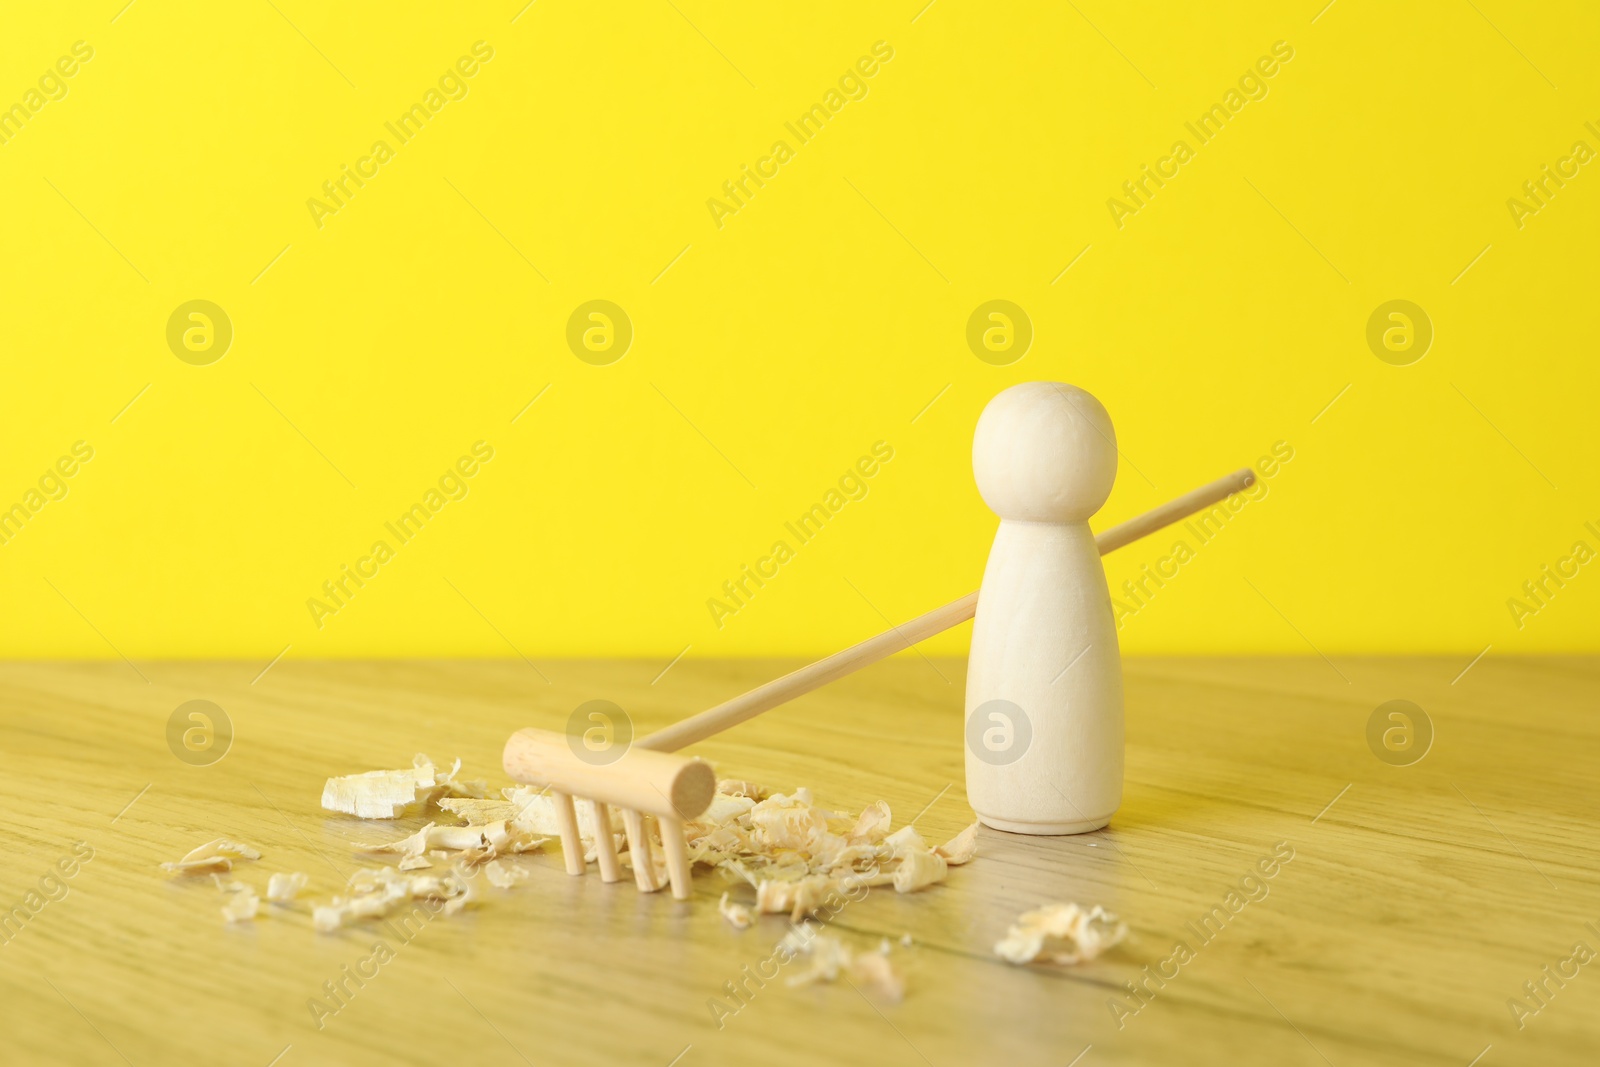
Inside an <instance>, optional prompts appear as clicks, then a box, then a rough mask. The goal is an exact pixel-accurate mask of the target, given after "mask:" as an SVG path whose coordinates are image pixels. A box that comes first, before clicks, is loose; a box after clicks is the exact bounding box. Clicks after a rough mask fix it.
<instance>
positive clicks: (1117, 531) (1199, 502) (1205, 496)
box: [634, 467, 1256, 752]
mask: <svg viewBox="0 0 1600 1067" xmlns="http://www.w3.org/2000/svg"><path fill="white" fill-rule="evenodd" d="M1255 481H1256V476H1255V472H1254V471H1252V470H1251V469H1250V468H1249V467H1243V468H1241V469H1239V470H1236V471H1234V472H1233V473H1232V474H1229V475H1226V476H1224V477H1222V478H1218V479H1217V480H1216V481H1214V482H1209V483H1207V484H1206V485H1202V486H1201V487H1200V488H1198V489H1194V490H1191V491H1190V492H1187V493H1185V494H1183V495H1182V496H1180V497H1178V498H1176V499H1175V500H1169V501H1167V502H1166V503H1165V504H1162V505H1161V506H1160V507H1158V508H1155V509H1154V510H1152V511H1147V512H1145V513H1144V514H1143V515H1139V516H1136V517H1135V518H1132V519H1129V520H1128V521H1127V522H1124V523H1122V524H1120V525H1118V526H1113V527H1111V529H1109V530H1106V531H1105V532H1103V533H1101V534H1099V535H1098V536H1097V537H1095V539H1094V542H1095V547H1097V548H1098V549H1099V550H1100V554H1101V555H1102V556H1103V555H1105V554H1106V553H1108V552H1114V551H1116V550H1117V549H1119V548H1121V547H1123V546H1124V545H1127V544H1131V543H1132V542H1134V541H1137V540H1139V538H1141V537H1145V536H1147V535H1149V534H1152V533H1155V532H1156V531H1157V530H1159V529H1161V528H1162V527H1164V526H1170V525H1172V524H1173V523H1175V522H1177V521H1178V520H1180V519H1186V518H1188V517H1189V516H1190V515H1193V514H1194V513H1196V512H1198V511H1202V510H1204V509H1205V508H1208V507H1210V506H1212V505H1213V504H1216V503H1218V502H1219V501H1222V500H1225V499H1227V498H1228V497H1229V496H1232V495H1233V494H1234V493H1238V492H1242V491H1244V490H1245V489H1248V488H1250V486H1252V485H1254V484H1255ZM977 610H978V594H977V593H968V594H967V595H966V596H964V597H962V598H961V599H960V600H953V601H951V602H950V603H948V604H946V605H944V607H941V608H935V609H933V610H932V611H930V612H928V613H927V614H926V615H919V616H917V617H916V618H915V619H912V620H911V621H910V622H907V623H904V624H902V625H900V626H895V627H891V628H890V629H888V630H886V631H884V632H883V633H881V634H878V635H877V636H876V637H869V638H867V639H866V640H865V641H862V642H861V643H860V644H857V645H851V646H850V647H849V648H847V649H844V650H843V651H841V652H835V653H834V654H833V655H831V656H829V657H828V658H827V659H821V660H818V661H817V662H815V663H811V664H807V665H806V666H804V667H801V668H800V669H799V670H797V671H792V672H790V673H789V674H786V675H784V676H783V677H782V678H776V679H774V680H773V681H770V682H768V683H767V684H766V685H763V686H760V687H758V688H755V689H752V690H750V691H749V692H748V693H744V694H741V695H739V696H736V697H734V698H733V699H732V700H727V701H724V702H723V703H721V704H718V705H717V706H716V707H714V708H709V709H707V710H706V711H702V712H700V713H699V714H698V715H691V716H690V717H689V718H687V719H684V720H682V721H680V722H676V723H673V724H672V725H671V726H668V727H666V728H664V729H661V730H657V731H656V732H655V733H653V734H650V735H648V736H646V737H642V738H640V739H639V740H637V741H635V742H634V747H635V748H646V749H653V750H655V751H658V752H676V751H677V750H678V749H680V748H684V747H685V746H687V745H692V744H694V743H695V742H696V741H704V740H705V739H706V738H708V737H711V736H712V735H714V734H719V733H721V732H722V731H723V730H726V729H727V728H728V727H730V726H737V725H739V724H740V723H742V722H745V721H747V720H749V719H753V718H755V717H756V716H757V715H760V714H761V713H762V712H764V711H771V710H772V709H773V708H775V707H777V706H779V705H780V704H786V703H788V702H789V701H791V700H793V699H795V698H796V697H800V696H804V695H805V694H806V693H809V692H811V691H812V690H813V689H820V688H821V687H822V686H825V685H827V684H828V683H829V682H833V681H837V680H838V679H840V678H843V677H844V676H845V675H847V674H850V673H852V672H854V671H858V670H860V669H861V668H862V667H866V666H868V665H869V664H873V663H876V662H878V661H879V660H880V659H884V658H886V657H888V656H892V655H894V654H895V653H896V652H901V651H904V650H905V649H908V648H910V647H911V646H912V645H915V644H918V643H919V642H922V641H926V640H927V639H928V638H930V637H932V636H933V635H934V634H939V633H943V632H944V631H946V630H948V629H950V628H951V627H953V626H958V625H960V624H961V623H964V622H966V621H967V620H968V619H970V618H972V617H973V615H975V614H976V613H977Z"/></svg>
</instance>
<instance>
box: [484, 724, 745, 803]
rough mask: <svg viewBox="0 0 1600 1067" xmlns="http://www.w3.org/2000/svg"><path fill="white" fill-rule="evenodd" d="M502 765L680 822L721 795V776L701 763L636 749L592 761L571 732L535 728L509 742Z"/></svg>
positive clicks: (526, 778)
mask: <svg viewBox="0 0 1600 1067" xmlns="http://www.w3.org/2000/svg"><path fill="white" fill-rule="evenodd" d="M501 766H502V767H503V768H504V770H505V773H507V774H509V775H510V776H511V777H512V778H514V779H516V780H517V781H519V782H526V783H528V784H530V785H547V786H550V787H551V788H552V789H559V790H561V791H562V792H564V793H568V794H572V795H576V796H581V797H587V798H589V799H590V800H603V801H605V802H606V803H607V804H614V805H616V806H617V807H619V808H627V809H631V810H633V811H642V812H647V813H649V814H651V815H671V816H674V817H676V818H680V819H692V818H694V817H695V816H697V815H700V814H702V813H703V812H704V811H705V810H706V808H708V807H710V806H711V798H712V797H713V796H714V795H716V791H717V775H716V772H715V771H713V770H712V769H711V767H710V766H708V765H707V764H705V763H703V762H701V761H700V760H694V759H686V758H685V757H683V756H674V755H672V754H670V753H667V752H654V751H651V750H650V749H648V748H639V747H633V748H629V749H628V750H627V751H625V752H623V753H622V755H620V756H618V757H617V758H616V759H615V760H613V761H611V762H610V763H600V764H597V763H589V762H587V761H585V760H582V759H579V758H578V757H577V755H576V754H575V753H574V752H573V751H572V747H571V744H570V742H569V738H568V737H567V735H566V734H564V733H560V732H558V731H555V730H536V729H533V728H531V727H529V728H524V729H521V730H518V731H517V732H516V733H514V734H512V735H511V737H510V738H509V739H507V741H506V747H505V751H504V752H503V753H502V754H501Z"/></svg>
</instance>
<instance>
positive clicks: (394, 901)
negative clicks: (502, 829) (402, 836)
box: [311, 867, 477, 933]
mask: <svg viewBox="0 0 1600 1067" xmlns="http://www.w3.org/2000/svg"><path fill="white" fill-rule="evenodd" d="M349 890H350V893H349V895H348V896H336V897H334V898H333V900H332V901H331V902H330V903H328V904H322V905H318V906H317V907H315V908H313V909H312V912H311V924H312V925H313V926H315V927H316V928H317V929H318V930H319V931H321V932H323V933H329V932H331V931H333V930H337V929H339V927H341V926H343V925H344V924H345V923H346V922H348V921H350V920H352V919H381V918H384V917H386V916H388V915H391V914H393V913H394V912H396V911H398V910H400V909H401V908H403V907H404V906H405V905H407V904H410V903H412V902H413V901H419V900H427V901H442V902H443V905H444V907H443V910H444V913H445V914H446V915H455V914H456V913H457V912H459V911H460V910H461V909H462V908H464V907H466V906H467V905H468V904H469V903H471V902H472V901H474V900H476V899H477V890H476V887H475V885H474V880H473V879H472V878H469V877H466V876H464V875H462V874H460V873H458V872H456V871H450V872H448V873H446V874H442V875H433V874H407V873H406V872H404V871H399V870H396V869H395V868H393V867H378V868H375V869H371V870H360V871H357V872H355V874H353V875H351V876H350V885H349Z"/></svg>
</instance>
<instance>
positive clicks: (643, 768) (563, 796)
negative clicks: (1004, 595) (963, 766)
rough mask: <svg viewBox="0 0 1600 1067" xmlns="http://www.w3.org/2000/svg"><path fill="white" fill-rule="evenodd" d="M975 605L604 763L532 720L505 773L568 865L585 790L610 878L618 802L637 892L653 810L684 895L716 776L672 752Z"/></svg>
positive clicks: (649, 885) (897, 647)
mask: <svg viewBox="0 0 1600 1067" xmlns="http://www.w3.org/2000/svg"><path fill="white" fill-rule="evenodd" d="M1255 480H1256V478H1255V473H1254V472H1253V471H1251V470H1250V469H1249V468H1248V467H1247V468H1244V469H1242V470H1237V471H1234V472H1233V473H1232V474H1229V475H1227V476H1226V477H1223V478H1219V479H1217V480H1216V481H1214V482H1211V483H1209V484H1207V485H1203V486H1201V487H1200V488H1198V489H1195V490H1193V491H1191V492H1188V493H1185V494H1184V495H1183V496H1180V497H1178V498H1177V499H1175V500H1171V501H1168V502H1167V503H1165V504H1163V505H1161V506H1160V507H1158V508H1156V509H1155V510H1153V511H1149V512H1146V513H1145V514H1143V515H1140V516H1138V517H1137V518H1134V519H1129V520H1128V521H1127V522H1125V523H1122V524H1121V525H1119V526H1113V527H1112V528H1111V529H1109V530H1106V531H1105V532H1104V533H1102V534H1099V535H1098V536H1097V537H1095V545H1096V547H1098V548H1099V550H1100V554H1101V555H1102V556H1103V555H1105V554H1106V553H1108V552H1112V551H1115V550H1116V549H1119V548H1121V547H1123V546H1124V545H1127V544H1130V543H1132V542H1134V541H1137V540H1138V539H1139V538H1141V537H1144V536H1146V535H1148V534H1152V533H1154V532H1155V531H1157V530H1159V529H1161V528H1162V527H1165V526H1170V525H1171V524H1172V523H1175V522H1177V521H1179V520H1180V519H1185V518H1188V517H1189V516H1190V515H1193V514H1195V513H1196V512H1199V511H1202V510H1204V509H1206V508H1208V507H1211V506H1212V505H1214V504H1217V503H1219V502H1220V501H1222V500H1224V499H1226V498H1227V497H1229V496H1231V495H1232V494H1234V493H1238V492H1242V491H1244V490H1245V489H1248V488H1249V487H1250V486H1252V485H1254V484H1255ZM977 608H978V594H977V593H969V594H967V595H966V596H964V597H962V598H961V599H960V600H956V601H953V602H951V603H949V604H946V605H945V606H944V607H941V608H935V609H934V610H933V611H930V612H928V613H927V614H926V615H920V616H918V617H917V618H915V619H912V620H911V621H910V622H908V623H906V624H905V625H903V626H896V627H894V628H892V629H890V630H887V631H885V632H884V633H881V634H878V635H877V636H876V637H870V638H868V639H867V640H865V641H862V642H861V643H860V644H857V645H852V646H851V647H849V648H847V649H844V650H843V651H842V652H835V653H834V654H833V655H831V656H829V657H828V658H826V659H822V660H818V661H817V662H815V663H812V664H809V665H807V666H805V667H801V668H800V669H799V670H797V671H792V672H791V673H789V674H786V675H784V676H783V677H782V678H778V679H775V680H773V681H771V682H768V683H767V684H765V685H763V686H759V687H757V688H755V689H752V690H750V691H749V692H748V693H744V694H742V695H740V696H736V697H734V698H733V699H732V700H728V701H725V702H723V703H721V704H718V705H717V706H716V707H714V708H710V709H708V710H706V711H702V712H700V713H699V714H698V715H691V716H690V717H689V718H687V719H684V720H682V721H680V722H677V723H674V724H673V725H671V726H668V727H666V728H665V729H662V730H658V731H656V732H655V733H653V734H650V735H648V736H646V737H643V738H641V739H639V740H638V741H635V742H634V743H633V744H632V745H631V746H630V747H629V748H628V749H627V750H626V751H625V752H624V753H623V754H622V755H621V756H620V757H618V758H617V759H615V760H614V761H612V762H610V763H607V764H604V765H597V764H595V763H592V762H590V761H589V760H586V759H584V758H582V757H580V756H579V755H578V753H577V751H576V750H575V746H573V745H572V744H570V743H569V741H568V738H567V735H566V734H563V733H559V732H557V731H554V730H538V729H533V728H531V727H530V728H527V729H523V730H518V731H517V732H516V733H514V734H512V735H511V738H510V740H508V741H507V742H506V747H505V753H504V758H503V763H504V766H505V771H506V774H508V775H510V776H511V778H513V779H514V780H516V781H519V782H525V783H528V784H531V785H538V786H543V787H545V788H546V789H548V790H549V792H550V794H551V796H552V797H553V798H554V800H555V814H556V821H557V826H558V828H559V831H560V835H561V851H562V854H563V857H564V859H565V861H566V866H567V873H568V874H572V875H581V874H583V873H584V871H585V869H586V868H587V863H586V860H585V857H584V848H583V840H582V838H581V836H580V835H579V833H578V813H577V808H576V806H575V805H574V802H573V798H574V797H586V798H589V800H588V803H590V804H591V805H592V812H593V815H594V826H595V835H594V837H595V850H596V853H597V855H596V859H597V861H598V864H599V867H600V878H601V880H602V881H606V882H616V881H620V880H621V878H622V864H621V862H620V860H619V859H618V856H617V850H616V842H615V840H614V839H613V837H612V834H611V809H612V808H613V807H615V808H619V809H621V811H622V825H623V829H624V831H625V832H626V834H627V839H628V852H629V855H630V858H631V860H632V863H633V877H634V881H635V882H636V883H637V884H638V887H639V890H640V892H644V893H653V892H655V891H656V890H658V889H660V888H661V885H660V884H659V883H658V882H657V880H656V871H655V865H654V862H653V860H652V858H651V842H650V835H649V827H648V826H647V825H646V823H645V819H646V817H651V818H654V819H655V821H656V822H657V824H658V825H659V827H660V831H661V847H662V850H663V852H664V853H665V854H666V862H667V876H668V880H669V881H670V882H671V884H672V895H673V896H674V897H676V898H677V899H679V900H687V899H688V898H689V867H690V863H689V847H688V840H687V838H686V837H685V835H684V825H683V824H684V823H685V822H688V821H690V820H692V819H696V818H698V817H699V816H701V815H703V814H704V813H705V811H706V809H707V808H709V807H710V806H711V800H712V798H713V797H714V796H715V794H716V788H717V780H716V774H715V772H714V771H713V770H712V768H711V765H710V764H709V763H705V762H703V761H701V760H699V759H689V758H687V757H684V756H675V755H672V753H674V752H676V751H677V750H678V749H680V748H684V747H686V746H688V745H692V744H694V743H695V742H696V741H703V740H705V739H706V738H708V737H711V736H713V735H714V734H718V733H721V732H722V731H723V730H726V729H728V728H729V727H730V726H737V725H738V724H739V723H742V722H745V721H746V720H748V719H753V718H755V717H756V716H757V715H760V714H761V713H762V712H764V711H770V710H771V709H773V708H775V707H777V706H779V705H780V704H785V703H787V702H789V701H791V700H793V699H795V698H796V697H799V696H803V695H805V694H806V693H809V692H811V691H812V690H813V689H818V688H820V687H822V686H824V685H827V684H828V683H829V682H832V681H835V680H837V679H839V678H843V677H844V676H845V675H847V674H850V673H852V672H854V671H858V670H860V669H861V668H862V667H865V666H867V665H868V664H872V663H876V662H877V661H878V660H881V659H883V658H885V657H887V656H891V655H893V654H894V653H896V652H900V651H902V650H904V649H907V648H910V647H911V646H912V645H915V644H917V643H918V642H921V641H925V640H927V639H928V638H930V637H932V636H933V635H934V634H938V633H943V632H944V631H945V630H948V629H950V628H951V627H953V626H956V625H959V624H960V623H963V622H966V621H967V620H968V619H970V618H972V617H973V615H974V614H975V613H976V611H977Z"/></svg>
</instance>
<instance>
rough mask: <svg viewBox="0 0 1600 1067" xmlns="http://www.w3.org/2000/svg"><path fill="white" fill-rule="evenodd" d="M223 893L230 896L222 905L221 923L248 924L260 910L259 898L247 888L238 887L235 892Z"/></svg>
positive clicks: (252, 890) (243, 886)
mask: <svg viewBox="0 0 1600 1067" xmlns="http://www.w3.org/2000/svg"><path fill="white" fill-rule="evenodd" d="M225 891H226V892H228V893H230V894H231V895H230V896H229V897H228V902H227V903H226V904H224V905H222V921H223V922H230V923H239V922H248V921H249V920H251V919H254V918H255V917H256V912H258V911H260V910H261V898H260V897H259V896H257V895H256V891H255V890H254V889H251V888H250V887H249V886H247V885H240V886H239V888H238V889H236V890H233V889H230V890H225Z"/></svg>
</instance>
